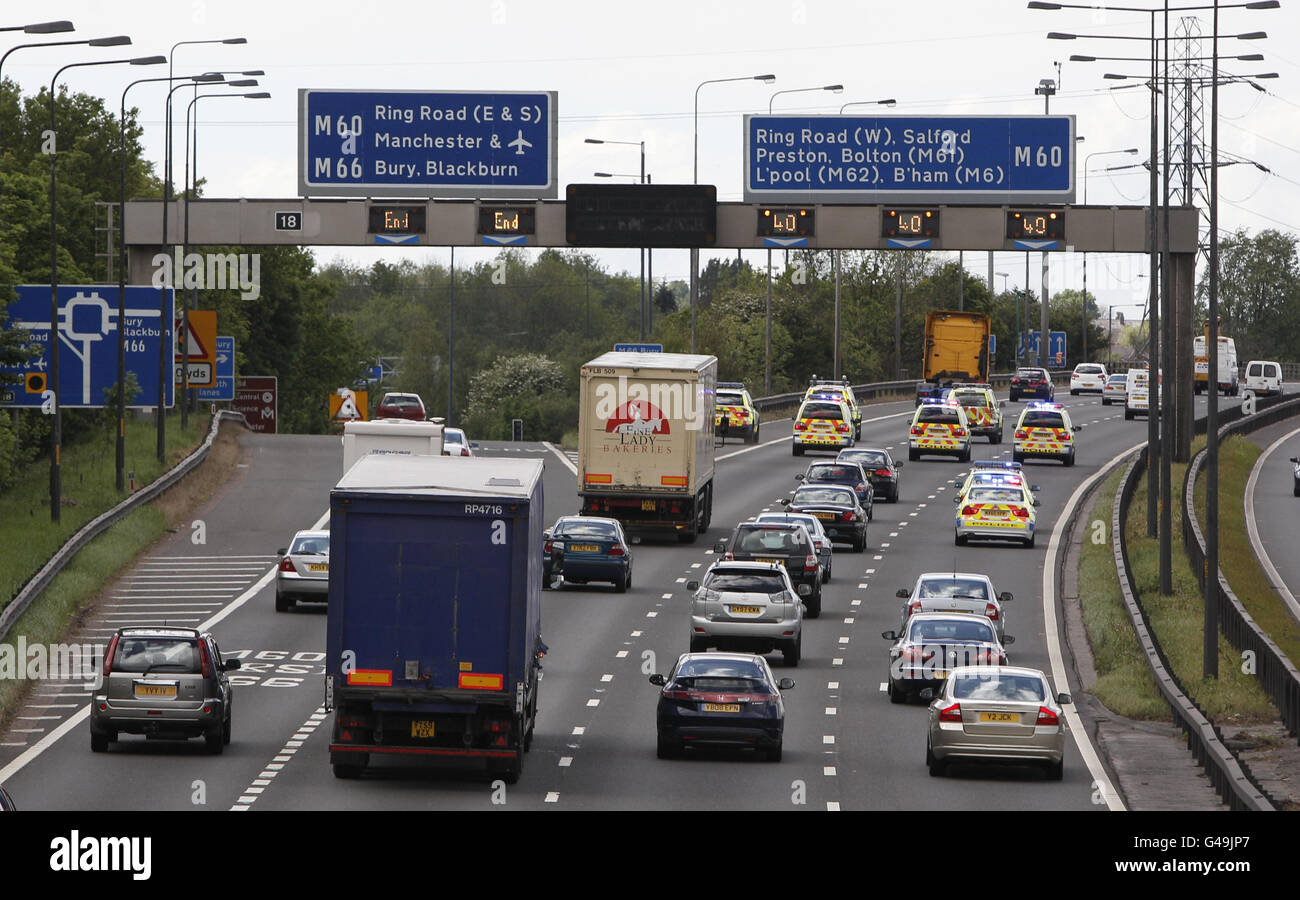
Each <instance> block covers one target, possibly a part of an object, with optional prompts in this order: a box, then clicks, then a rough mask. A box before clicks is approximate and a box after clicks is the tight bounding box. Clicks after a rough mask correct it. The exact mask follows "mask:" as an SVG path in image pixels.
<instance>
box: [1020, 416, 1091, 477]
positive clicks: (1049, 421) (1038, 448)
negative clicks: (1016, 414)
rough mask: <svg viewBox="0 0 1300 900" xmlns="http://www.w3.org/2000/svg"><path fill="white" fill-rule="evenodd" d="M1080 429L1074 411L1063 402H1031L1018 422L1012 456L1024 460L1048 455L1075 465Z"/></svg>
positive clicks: (1049, 457) (1068, 464)
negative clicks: (1072, 420) (1075, 450)
mask: <svg viewBox="0 0 1300 900" xmlns="http://www.w3.org/2000/svg"><path fill="white" fill-rule="evenodd" d="M1079 428H1080V426H1078V425H1074V424H1072V423H1071V422H1070V414H1069V412H1067V411H1066V409H1065V407H1064V406H1062V405H1061V404H1059V403H1052V402H1048V401H1038V402H1030V403H1028V404H1026V406H1025V409H1024V411H1023V412H1021V413H1020V420H1019V421H1018V422H1016V430H1015V433H1014V435H1013V438H1014V440H1013V443H1012V451H1011V458H1012V459H1013V460H1015V461H1016V462H1023V461H1024V460H1026V459H1028V458H1030V457H1044V458H1047V459H1059V460H1060V461H1061V462H1063V463H1065V465H1067V466H1072V465H1074V433H1075V432H1076V431H1078V430H1079Z"/></svg>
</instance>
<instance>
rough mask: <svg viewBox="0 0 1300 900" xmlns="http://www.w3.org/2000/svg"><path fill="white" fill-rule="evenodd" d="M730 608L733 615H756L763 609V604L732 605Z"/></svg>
mask: <svg viewBox="0 0 1300 900" xmlns="http://www.w3.org/2000/svg"><path fill="white" fill-rule="evenodd" d="M728 610H729V611H730V612H731V614H732V615H742V616H756V615H758V614H759V613H761V612H762V611H763V608H762V607H761V606H731V607H728Z"/></svg>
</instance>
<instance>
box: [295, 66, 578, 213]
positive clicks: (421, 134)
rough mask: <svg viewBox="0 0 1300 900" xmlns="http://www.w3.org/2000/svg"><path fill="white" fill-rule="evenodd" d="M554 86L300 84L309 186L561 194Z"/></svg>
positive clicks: (349, 190)
mask: <svg viewBox="0 0 1300 900" xmlns="http://www.w3.org/2000/svg"><path fill="white" fill-rule="evenodd" d="M557 109H558V101H557V94H556V92H555V91H490V92H474V91H329V90H314V89H307V88H303V89H300V90H299V91H298V191H299V193H300V194H301V195H302V196H304V197H308V196H314V197H321V196H326V197H329V196H344V197H470V198H479V197H496V198H509V199H520V200H522V199H529V198H550V199H554V198H555V197H556V196H558V184H557V181H558V176H557V173H556V148H557V147H558V142H559V136H558V133H557V123H558V121H559V116H558V111H557Z"/></svg>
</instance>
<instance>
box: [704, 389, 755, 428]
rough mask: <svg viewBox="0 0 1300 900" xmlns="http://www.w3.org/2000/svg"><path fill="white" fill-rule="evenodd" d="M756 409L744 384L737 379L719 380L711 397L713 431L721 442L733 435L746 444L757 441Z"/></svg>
mask: <svg viewBox="0 0 1300 900" xmlns="http://www.w3.org/2000/svg"><path fill="white" fill-rule="evenodd" d="M758 427H759V421H758V410H757V409H756V408H755V407H754V400H753V398H752V397H750V396H749V391H748V390H746V389H745V385H744V384H743V383H742V382H738V381H719V382H718V392H717V394H715V395H714V399H713V433H714V434H716V435H719V436H721V438H722V440H723V443H726V440H727V438H728V437H731V436H733V435H735V436H737V437H740V438H741V439H742V440H744V442H745V443H746V444H757V443H758Z"/></svg>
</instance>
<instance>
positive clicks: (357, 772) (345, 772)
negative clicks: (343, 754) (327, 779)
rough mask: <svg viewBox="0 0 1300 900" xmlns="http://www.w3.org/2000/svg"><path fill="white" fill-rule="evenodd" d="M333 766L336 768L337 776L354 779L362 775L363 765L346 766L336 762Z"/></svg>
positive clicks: (335, 775)
mask: <svg viewBox="0 0 1300 900" xmlns="http://www.w3.org/2000/svg"><path fill="white" fill-rule="evenodd" d="M331 768H333V769H334V777H335V778H346V779H348V780H353V779H356V778H360V777H361V766H345V765H341V764H339V763H335V764H334V765H333V766H332V767H331Z"/></svg>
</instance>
